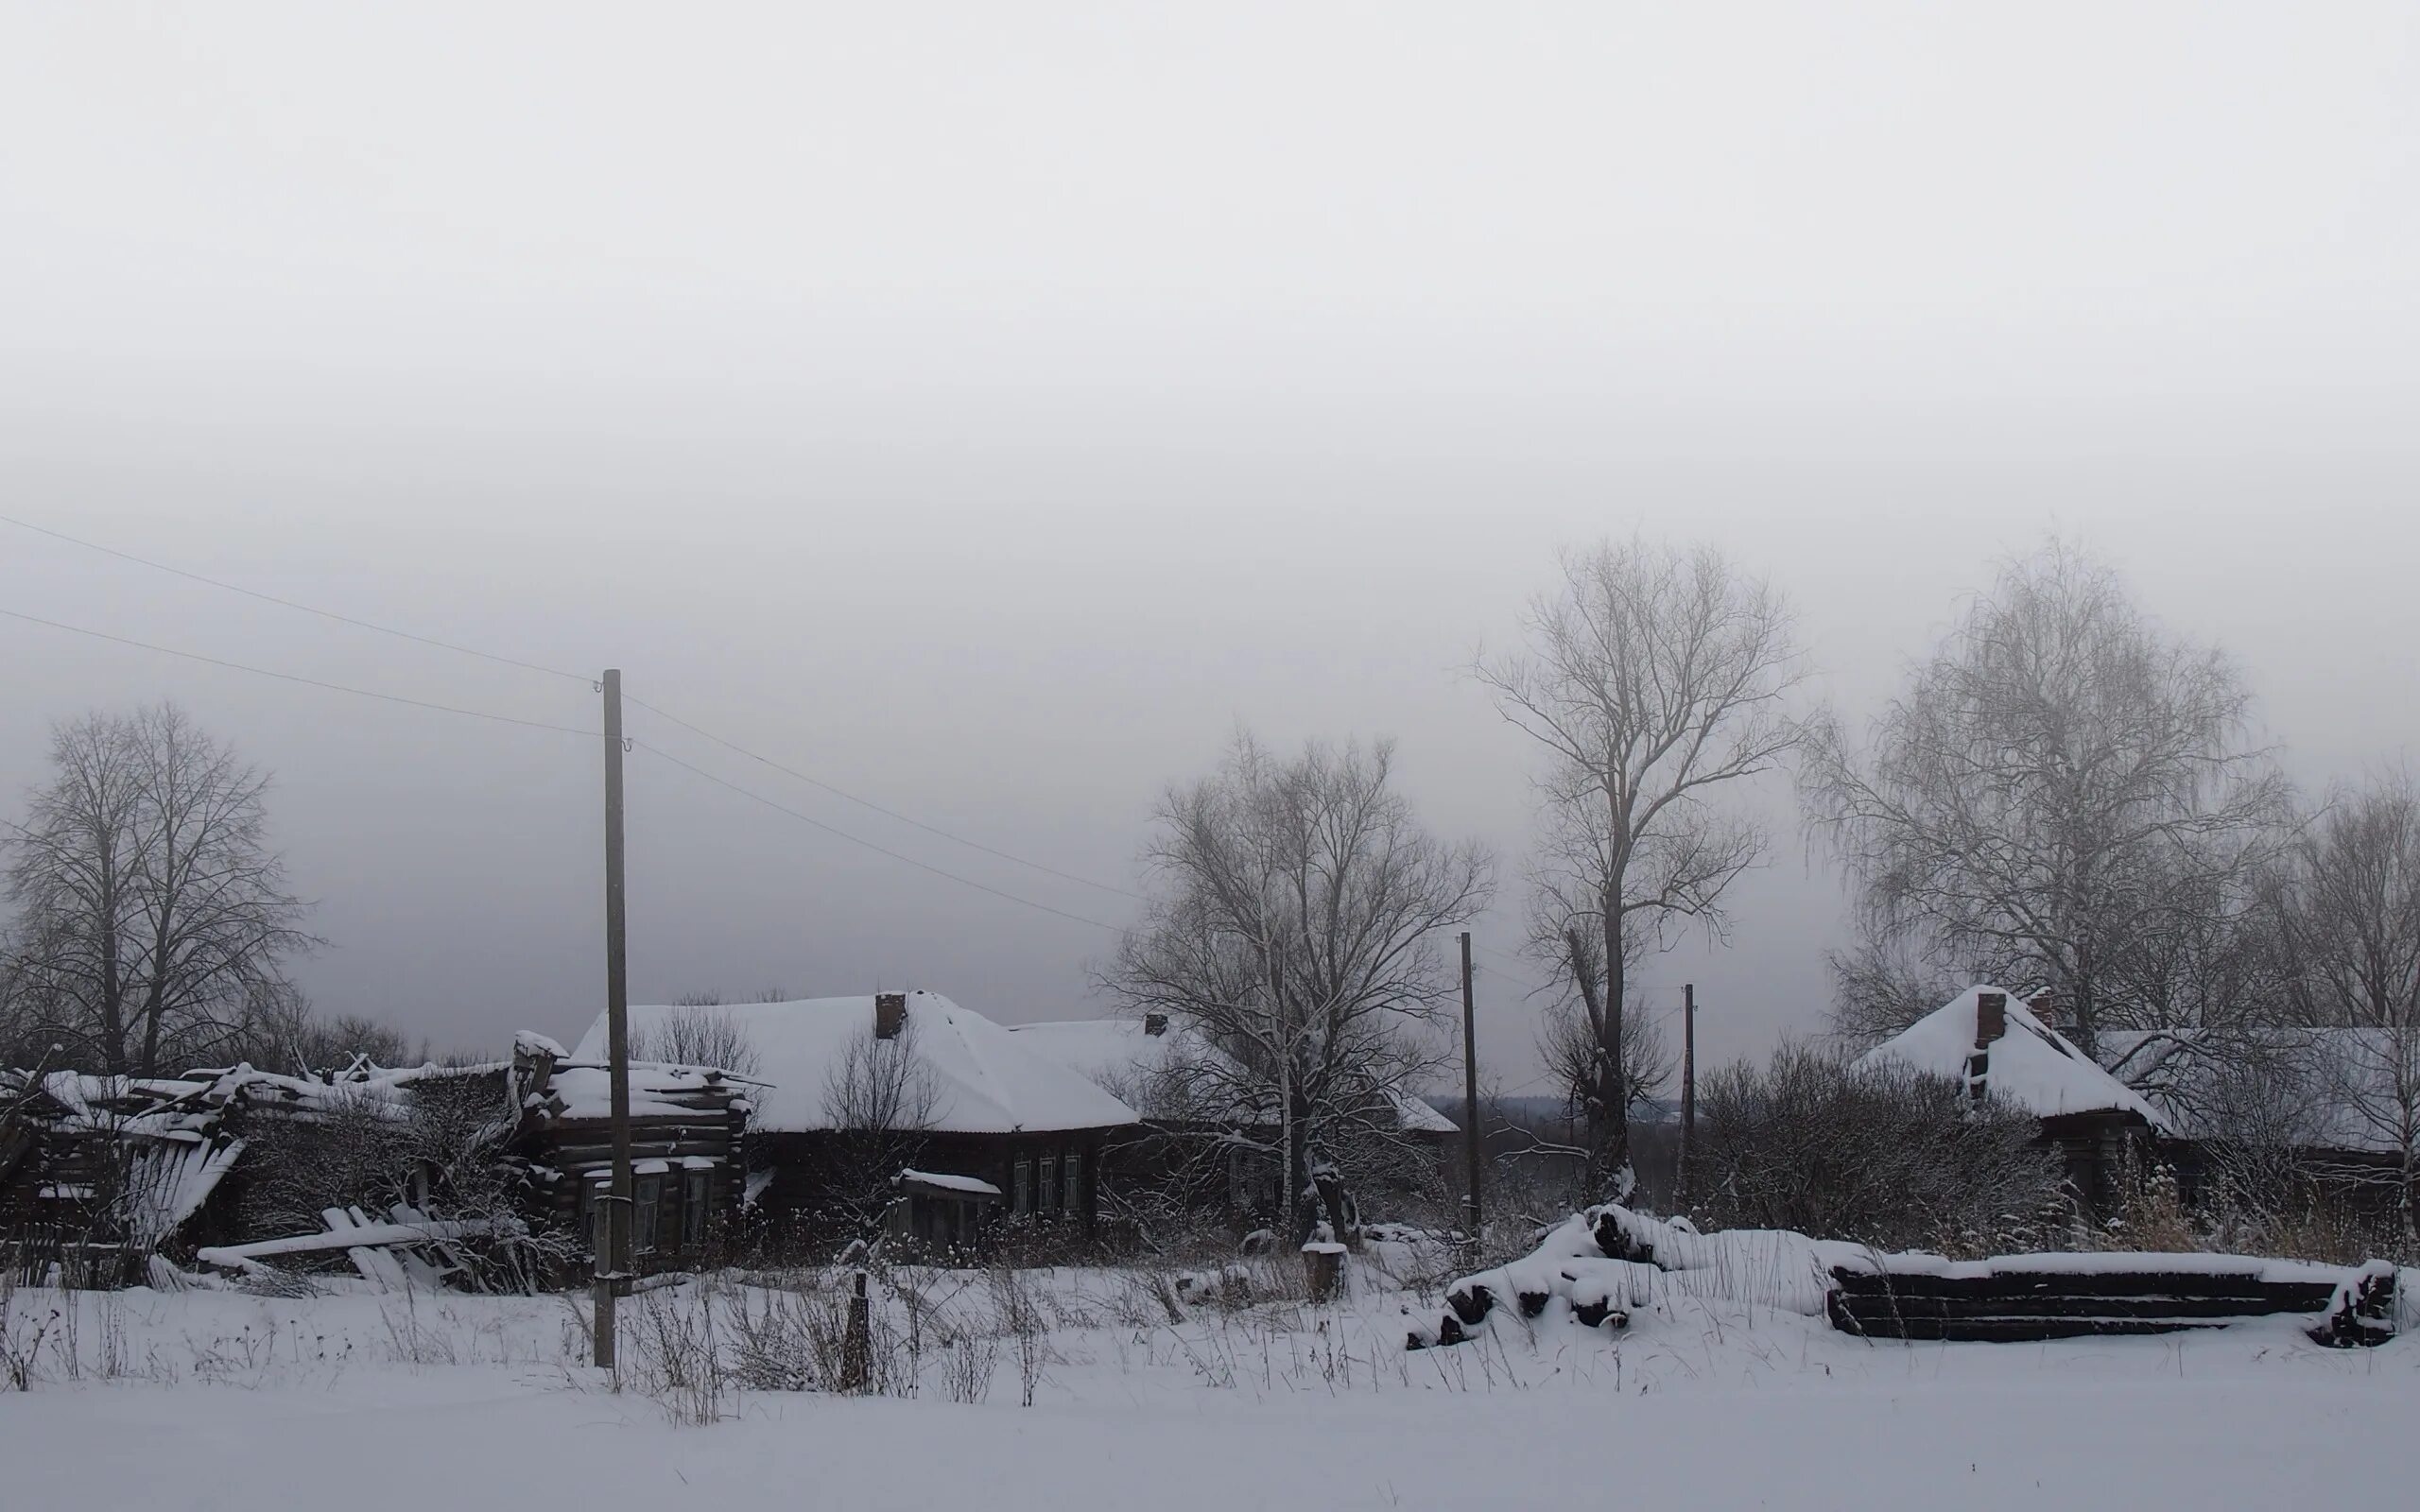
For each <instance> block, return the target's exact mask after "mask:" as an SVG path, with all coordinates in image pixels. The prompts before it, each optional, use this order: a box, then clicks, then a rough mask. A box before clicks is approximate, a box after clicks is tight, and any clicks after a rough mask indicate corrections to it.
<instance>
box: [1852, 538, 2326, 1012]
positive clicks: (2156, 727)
mask: <svg viewBox="0 0 2420 1512" xmlns="http://www.w3.org/2000/svg"><path fill="white" fill-rule="evenodd" d="M2250 702H2251V699H2250V695H2249V694H2248V693H2247V692H2246V691H2245V689H2244V686H2243V682H2242V679H2240V678H2239V677H2238V674H2237V671H2236V669H2235V666H2234V664H2233V663H2232V662H2229V661H2228V660H2227V659H2226V658H2225V657H2224V656H2223V655H2221V653H2220V652H2218V651H2217V650H2214V649H2211V648H2208V647H2204V646H2200V645H2196V644H2191V643H2189V642H2187V641H2182V640H2176V639H2172V638H2170V637H2169V636H2168V635H2166V634H2164V633H2162V632H2161V631H2160V630H2159V629H2158V628H2157V627H2155V626H2153V625H2152V623H2151V622H2150V621H2149V620H2148V619H2147V618H2145V616H2144V615H2143V613H2142V611H2141V610H2139V609H2138V608H2136V606H2135V603H2134V602H2133V600H2132V599H2131V598H2130V597H2129V596H2128V595H2127V593H2126V591H2125V588H2124V585H2123V584H2122V583H2121V582H2120V581H2119V579H2118V575H2117V574H2116V573H2115V572H2114V571H2112V570H2111V569H2110V568H2109V567H2107V566H2106V565H2104V564H2102V563H2101V562H2100V561H2098V560H2096V559H2094V558H2091V557H2089V556H2087V555H2085V554H2084V553H2083V552H2082V551H2080V550H2078V549H2076V548H2074V547H2072V546H2069V545H2066V544H2064V543H2059V542H2053V543H2051V544H2049V545H2048V546H2046V547H2045V548H2044V549H2043V550H2041V551H2040V552H2038V553H2036V554H2035V555H2033V556H2032V557H2030V558H2025V559H2022V560H2019V561H2014V562H2012V563H2010V564H2009V565H2008V566H2007V567H2006V568H2005V569H2004V570H2003V571H2002V572H2001V574H2000V576H1999V579H1998V581H1997V583H1996V584H1995V585H1994V587H1993V589H1992V591H1991V592H1990V593H1985V594H1983V595H1981V596H1979V597H1978V598H1977V599H1976V600H1975V601H1974V602H1973V603H1972V605H1971V606H1970V607H1969V608H1968V609H1967V610H1966V613H1965V615H1964V617H1963V619H1962V621H1961V622H1960V623H1959V625H1958V627H1957V628H1956V629H1955V630H1953V631H1952V632H1951V634H1950V635H1949V636H1948V638H1947V639H1946V640H1945V642H1944V643H1943V644H1942V645H1941V646H1940V648H1939V649H1938V650H1936V651H1935V652H1934V654H1933V656H1932V658H1931V659H1930V660H1929V661H1927V662H1925V663H1923V664H1922V665H1921V666H1919V667H1918V668H1917V669H1916V671H1915V674H1914V680H1913V683H1912V685H1911V686H1910V688H1909V690H1908V691H1907V693H1905V694H1904V695H1902V696H1900V697H1899V698H1897V699H1896V700H1894V701H1893V703H1892V704H1891V705H1890V706H1889V708H1888V709H1886V710H1885V711H1884V712H1883V713H1882V714H1881V715H1880V717H1878V718H1877V719H1876V721H1875V722H1874V726H1873V730H1872V731H1871V735H1870V738H1869V740H1868V742H1867V748H1866V749H1863V750H1859V749H1856V748H1853V747H1852V745H1851V743H1850V741H1849V738H1848V737H1847V735H1846V734H1845V733H1844V731H1843V730H1842V729H1841V726H1840V724H1839V723H1838V721H1837V720H1833V719H1830V718H1825V719H1824V720H1822V721H1820V722H1818V723H1817V725H1816V726H1815V727H1814V738H1813V739H1812V741H1811V744H1810V747H1809V753H1808V754H1809V760H1808V761H1807V762H1806V767H1805V779H1806V785H1805V793H1806V799H1807V803H1808V811H1809V815H1810V817H1811V818H1812V819H1813V820H1814V821H1815V823H1816V824H1817V825H1818V826H1819V827H1820V828H1821V829H1822V830H1823V831H1824V832H1825V833H1828V834H1829V836H1830V837H1831V838H1832V839H1833V840H1834V841H1836V842H1837V844H1838V845H1839V848H1840V851H1841V855H1842V857H1843V858H1844V859H1845V861H1846V862H1847V865H1848V868H1849V870H1850V872H1851V874H1852V876H1853V878H1854V879H1855V881H1856V883H1857V884H1858V902H1859V908H1860V913H1861V915H1862V918H1863V922H1864V924H1865V926H1866V928H1867V931H1868V937H1869V938H1870V939H1876V940H1880V941H1883V942H1887V943H1891V944H1896V945H1904V946H1910V947H1912V948H1913V949H1915V950H1916V951H1917V952H1918V953H1919V954H1922V955H1926V956H1928V957H1930V958H1933V959H1935V960H1940V959H1944V958H1948V959H1952V960H1954V962H1955V964H1957V965H1958V966H1961V967H1964V968H1967V969H1969V970H1973V971H1988V972H1990V973H1991V974H1992V975H1993V976H1994V977H1997V979H2001V980H2015V981H2029V980H2030V981H2032V982H2036V983H2041V984H2044V985H2046V986H2048V987H2049V988H2051V989H2052V990H2053V991H2054V992H2055V993H2056V995H2057V1000H2058V1002H2059V1004H2060V1008H2061V1012H2062V1016H2063V1018H2065V1019H2066V1022H2067V1023H2068V1024H2069V1025H2070V1026H2071V1030H2072V1033H2073V1036H2074V1038H2075V1039H2076V1040H2077V1041H2078V1042H2079V1043H2080V1044H2082V1045H2083V1047H2084V1048H2085V1049H2086V1050H2087V1051H2088V1052H2089V1051H2091V1050H2093V1049H2094V1047H2095V1045H2096V1040H2097V1034H2098V1031H2099V1030H2100V1028H2101V1027H2102V1026H2103V1024H2104V1022H2105V1021H2106V1022H2109V1023H2110V1024H2112V1025H2118V1024H2131V1025H2134V1026H2138V1027H2158V1026H2159V1025H2155V1024H2152V1023H2149V1022H2144V1021H2146V1020H2147V1019H2148V1018H2154V1017H2159V1016H2161V1015H2162V1014H2164V1013H2166V1012H2168V1011H2170V1010H2171V1004H2172V1002H2173V999H2174V992H2173V990H2172V989H2170V988H2163V989H2162V991H2161V992H2159V993H2147V992H2146V991H2145V989H2144V988H2143V983H2144V981H2145V980H2149V979H2156V978H2157V977H2159V975H2160V971H2165V970H2168V969H2170V968H2174V967H2177V966H2179V965H2181V964H2183V962H2184V960H2185V956H2184V955H2183V954H2179V953H2180V952H2182V951H2183V950H2184V947H2185V946H2186V945H2187V943H2188V936H2191V935H2193V934H2194V933H2195V932H2197V931H2201V932H2206V931H2208V930H2209V929H2210V928H2211V927H2212V926H2213V924H2214V921H2218V920H2221V919H2222V918H2223V917H2224V916H2225V915H2226V914H2227V913H2228V912H2229V911H2230V910H2233V909H2236V908H2238V906H2239V905H2240V902H2241V899H2242V896H2243V893H2244V891H2245V889H2246V888H2248V887H2249V886H2250V885H2252V883H2253V881H2254V880H2255V879H2256V877H2257V876H2258V875H2259V874H2260V870H2261V868H2262V867H2263V866H2264V865H2265V864H2266V863H2267V861H2268V860H2269V858H2271V857H2272V856H2273V854H2274V853H2275V851H2276V849H2277V847H2278V845H2279V844H2280V843H2281V840H2282V835H2283V833H2284V831H2283V830H2282V828H2281V820H2282V818H2283V816H2285V814H2286V812H2287V808H2288V792H2287V789H2286V786H2285V782H2284V780H2283V779H2282V778H2281V777H2280V776H2278V774H2277V773H2276V772H2275V770H2274V769H2273V766H2272V765H2271V764H2270V763H2269V761H2268V760H2267V757H2266V753H2265V752H2263V751H2261V750H2259V749H2257V748H2256V747H2252V746H2250V745H2248V744H2247V743H2246V731H2247V728H2248V723H2249V719H2248V715H2249V708H2250ZM2163 953H2165V954H2166V958H2167V961H2168V966H2167V967H2164V968H2161V969H2160V971H2153V970H2150V969H2149V968H2148V967H2147V965H2146V962H2147V961H2148V960H2149V959H2150V958H2151V957H2152V956H2155V955H2160V954H2163ZM2130 977H2131V978H2132V981H2131V983H2130V981H2129V979H2130ZM2160 997H2166V998H2169V1000H2170V1002H2169V1003H2161V1002H2156V1001H2152V999H2155V998H2160Z"/></svg>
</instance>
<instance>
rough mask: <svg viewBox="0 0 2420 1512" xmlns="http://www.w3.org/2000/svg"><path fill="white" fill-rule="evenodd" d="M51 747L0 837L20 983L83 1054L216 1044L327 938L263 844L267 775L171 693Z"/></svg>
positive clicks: (156, 1054)
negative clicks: (45, 775)
mask: <svg viewBox="0 0 2420 1512" xmlns="http://www.w3.org/2000/svg"><path fill="white" fill-rule="evenodd" d="M51 760H52V765H53V766H54V768H55V772H54V775H53V777H52V779H51V781H50V782H49V783H48V784H47V785H46V786H44V787H42V788H40V789H38V790H37V791H36V792H35V793H34V794H33V797H32V803H31V811H30V814H29V816H28V819H27V821H26V823H24V824H20V825H13V826H11V827H10V829H9V833H8V835H7V837H6V842H5V843H6V846H7V848H8V851H9V873H8V891H9V900H10V901H11V902H13V903H14V904H15V906H16V909H17V918H16V919H15V928H14V934H13V937H12V938H11V941H10V946H9V968H10V971H11V974H12V976H14V977H15V979H16V981H17V988H16V989H15V990H16V991H17V992H19V993H20V994H21V995H22V997H23V999H24V1001H25V1002H26V1004H27V1005H29V1006H30V1007H31V1009H32V1010H33V1011H34V1012H35V1013H36V1014H37V1015H38V1016H39V1018H40V1019H41V1021H42V1024H43V1029H44V1030H45V1031H47V1032H48V1033H50V1034H52V1035H54V1036H55V1037H57V1039H58V1040H60V1042H61V1043H62V1044H63V1045H64V1046H65V1047H66V1049H67V1051H68V1054H69V1056H70V1058H71V1060H72V1061H73V1062H74V1063H76V1064H80V1065H85V1066H91V1067H95V1068H97V1069H99V1070H102V1071H105V1072H110V1073H114V1074H125V1073H133V1074H140V1075H153V1074H159V1073H160V1072H162V1071H164V1070H175V1069H179V1068H180V1067H181V1066H182V1065H183V1064H187V1063H192V1062H207V1061H209V1060H212V1059H215V1058H218V1057H220V1056H221V1055H222V1054H223V1052H224V1051H225V1050H226V1049H227V1048H228V1047H229V1045H230V1044H231V1043H233V1040H234V1037H235V1035H236V1034H237V1032H238V1031H239V1030H240V1029H241V1027H242V1025H243V1022H244V1019H245V1016H246V1015H247V1014H248V1013H249V1012H251V1011H252V1010H253V1009H254V1008H256V1007H257V1006H258V1005H260V1004H262V1003H263V1002H264V1001H266V1000H268V998H270V997H272V996H274V995H275V994H277V993H279V992H282V991H290V990H291V988H290V985H289V984H287V983H286V981H285V975H284V972H283V969H282V961H283V958H284V957H285V956H287V955H290V954H296V953H298V952H302V951H304V950H308V949H310V948H311V947H312V946H314V945H316V944H317V943H318V942H317V941H316V940H314V939H312V937H311V936H308V935H306V934H305V933H303V931H302V928H301V927H300V924H301V920H302V913H303V908H302V903H301V902H300V901H299V900H297V899H296V898H294V897H293V896H292V895H291V894H289V893H288V892H287V891H286V890H285V864H284V862H283V861H282V860H281V859H280V858H279V856H278V855H277V853H276V852H275V851H271V850H269V848H268V840H267V828H268V821H267V815H266V811H265V810H264V808H263V804H262V799H263V797H264V796H265V795H266V793H267V792H268V782H269V780H268V774H266V773H264V772H262V771H261V770H260V769H259V768H257V767H254V766H251V765H245V764H243V763H242V762H240V761H238V760H237V759H236V757H235V755H234V753H233V751H232V750H231V749H229V748H228V747H226V746H224V745H222V744H221V743H219V742H218V741H216V740H214V739H212V738H211V737H210V736H209V735H207V734H205V733H203V732H202V731H201V730H199V729H197V728H196V727H195V726H194V724H193V722H192V720H190V719H189V718H188V717H186V715H185V714H184V713H183V712H182V711H181V710H179V709H178V708H177V707H176V706H175V705H173V704H161V705H157V706H155V707H152V708H149V709H145V710H142V711H139V712H138V713H133V714H130V715H116V714H91V715H87V716H86V717H84V718H81V719H78V720H75V721H73V722H71V723H69V724H65V725H62V726H61V727H59V728H58V729H57V730H55V731H54V733H53V736H52V741H51Z"/></svg>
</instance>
